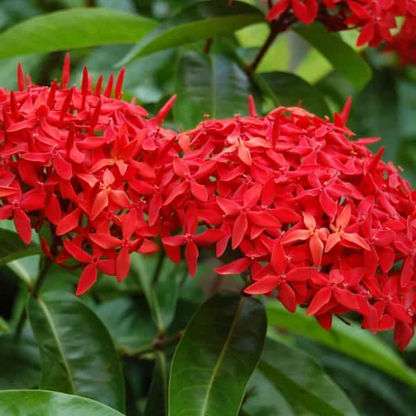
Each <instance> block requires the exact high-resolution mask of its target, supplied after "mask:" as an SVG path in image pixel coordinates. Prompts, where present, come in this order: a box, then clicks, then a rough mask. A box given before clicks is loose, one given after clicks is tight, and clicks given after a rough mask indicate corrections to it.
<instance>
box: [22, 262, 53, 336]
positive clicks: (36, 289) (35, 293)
mask: <svg viewBox="0 0 416 416" xmlns="http://www.w3.org/2000/svg"><path fill="white" fill-rule="evenodd" d="M51 265H52V260H51V259H50V258H49V257H44V261H43V265H42V268H41V269H40V271H39V274H38V277H37V278H36V281H35V284H34V286H33V288H29V290H30V296H32V297H33V298H35V299H37V298H38V296H39V291H40V289H41V287H42V285H43V282H44V281H45V277H46V275H47V274H48V271H49V269H50V267H51ZM26 318H27V312H26V308H24V309H23V310H22V313H21V315H20V317H19V321H18V322H17V325H16V332H15V339H16V341H18V340H19V338H20V335H21V334H22V331H23V327H24V326H25V323H26Z"/></svg>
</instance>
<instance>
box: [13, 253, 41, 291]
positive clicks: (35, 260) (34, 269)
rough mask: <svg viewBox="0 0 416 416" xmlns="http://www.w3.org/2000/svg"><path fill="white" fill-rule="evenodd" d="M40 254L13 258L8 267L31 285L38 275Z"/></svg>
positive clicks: (26, 283) (25, 282)
mask: <svg viewBox="0 0 416 416" xmlns="http://www.w3.org/2000/svg"><path fill="white" fill-rule="evenodd" d="M39 262H40V256H39V255H37V256H30V257H25V258H21V259H19V260H13V261H11V262H10V263H7V267H8V268H9V269H10V270H12V272H13V273H14V274H15V275H16V276H17V277H18V278H19V279H20V280H21V281H22V282H23V283H24V284H25V285H27V286H31V285H32V284H33V283H34V282H35V280H36V276H37V275H38V271H39Z"/></svg>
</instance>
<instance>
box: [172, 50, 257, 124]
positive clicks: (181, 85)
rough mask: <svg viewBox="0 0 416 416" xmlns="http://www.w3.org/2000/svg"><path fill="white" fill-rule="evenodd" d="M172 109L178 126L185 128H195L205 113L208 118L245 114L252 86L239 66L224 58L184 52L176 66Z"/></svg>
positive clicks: (223, 56) (218, 55)
mask: <svg viewBox="0 0 416 416" xmlns="http://www.w3.org/2000/svg"><path fill="white" fill-rule="evenodd" d="M175 91H177V94H178V98H177V100H176V103H175V106H174V107H173V116H174V119H175V121H176V123H177V124H179V125H180V126H182V127H183V128H185V129H190V128H193V127H194V126H196V125H197V124H198V123H199V122H200V121H202V120H203V117H204V115H205V114H209V115H210V117H211V118H226V117H233V116H234V115H235V114H237V113H239V114H246V113H247V110H248V107H247V99H248V96H249V95H250V94H252V93H253V90H252V85H251V82H250V80H249V78H248V77H247V75H246V74H245V72H244V71H243V70H242V69H241V68H240V66H239V65H238V64H237V63H236V62H233V61H232V60H230V59H229V58H228V57H227V56H225V55H220V54H216V55H212V54H210V55H203V54H200V53H197V52H191V51H189V52H186V53H185V54H183V56H182V57H181V59H180V61H179V64H178V75H177V79H176V86H175Z"/></svg>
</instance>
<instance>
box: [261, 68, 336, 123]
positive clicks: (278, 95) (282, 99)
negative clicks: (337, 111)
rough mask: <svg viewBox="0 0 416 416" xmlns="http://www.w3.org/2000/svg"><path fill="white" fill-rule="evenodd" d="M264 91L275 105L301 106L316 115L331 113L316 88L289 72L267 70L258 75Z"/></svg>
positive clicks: (321, 115)
mask: <svg viewBox="0 0 416 416" xmlns="http://www.w3.org/2000/svg"><path fill="white" fill-rule="evenodd" d="M258 78H259V79H260V80H262V81H263V82H261V83H260V86H261V87H263V89H264V91H265V93H266V94H267V95H268V96H269V97H270V98H271V99H272V101H273V103H274V105H275V106H280V105H284V106H297V105H298V104H299V103H301V106H302V107H303V108H305V109H306V110H308V111H310V112H311V113H314V114H316V115H317V116H320V117H323V116H329V115H330V114H331V112H330V110H329V108H328V105H327V104H326V102H325V100H324V98H323V97H322V95H321V93H320V92H319V90H318V89H317V88H315V87H314V86H312V85H310V84H308V83H307V82H306V81H304V80H303V79H302V78H300V77H298V76H296V75H294V74H291V73H289V72H269V73H264V74H261V75H259V76H258Z"/></svg>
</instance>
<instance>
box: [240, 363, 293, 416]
mask: <svg viewBox="0 0 416 416" xmlns="http://www.w3.org/2000/svg"><path fill="white" fill-rule="evenodd" d="M245 415H247V416H298V415H296V414H295V413H294V410H293V407H292V406H291V404H290V403H289V402H288V401H287V400H286V398H285V397H284V396H283V395H282V393H281V392H280V391H279V390H278V389H276V388H275V386H274V385H273V383H272V382H270V381H269V380H268V379H267V378H266V376H265V375H263V373H262V372H261V371H260V370H259V369H258V368H257V369H256V371H255V372H254V374H253V376H252V377H251V380H250V383H249V385H248V387H247V392H246V396H245V399H244V404H243V405H242V407H241V410H240V413H239V416H245Z"/></svg>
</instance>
